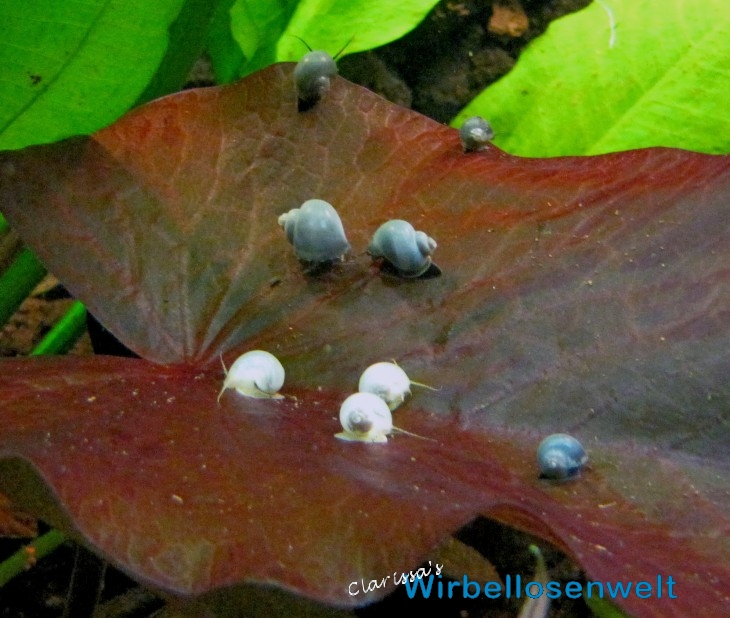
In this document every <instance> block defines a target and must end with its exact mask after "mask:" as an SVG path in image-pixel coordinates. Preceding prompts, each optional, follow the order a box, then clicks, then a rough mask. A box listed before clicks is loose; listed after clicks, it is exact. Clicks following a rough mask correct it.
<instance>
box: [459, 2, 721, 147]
mask: <svg viewBox="0 0 730 618" xmlns="http://www.w3.org/2000/svg"><path fill="white" fill-rule="evenodd" d="M728 54H730V11H728V7H727V4H726V3H725V2H724V1H723V0H710V1H708V2H707V3H705V4H704V5H703V8H702V10H701V11H699V10H697V5H696V4H695V3H694V2H692V0H644V1H643V2H635V1H634V0H610V1H605V2H604V1H600V2H592V3H590V4H589V5H588V6H587V7H586V8H585V9H583V10H581V11H578V12H577V13H574V14H571V15H567V16H565V17H563V18H561V19H558V20H556V21H555V22H554V23H552V24H550V26H549V28H548V30H547V32H546V33H545V34H544V35H543V36H541V37H539V38H537V39H536V40H535V41H534V42H533V43H532V44H531V45H530V46H529V47H528V48H527V49H526V50H525V52H524V53H523V54H522V55H521V56H520V59H519V62H518V63H517V65H516V66H515V69H514V70H513V71H511V72H510V73H509V75H506V76H505V77H504V78H502V79H500V80H499V81H498V82H497V83H495V84H493V85H491V86H489V87H488V88H487V89H486V90H484V92H482V94H480V95H479V96H478V97H476V98H475V99H474V100H473V101H472V102H471V103H469V105H468V106H467V107H466V108H465V109H464V110H463V111H462V112H461V113H460V114H459V116H458V117H457V118H456V119H455V120H454V126H461V123H462V122H463V121H464V119H465V118H468V117H469V116H473V115H481V116H484V117H485V118H488V119H489V120H490V121H491V123H492V126H493V127H494V130H495V132H496V137H495V143H496V144H497V145H498V146H500V148H504V149H505V150H507V151H508V152H511V153H514V154H519V155H522V156H532V157H551V156H558V155H584V154H598V153H605V152H616V151H619V150H628V149H631V148H645V147H649V146H673V147H677V148H686V149H688V150H697V151H699V152H707V153H727V152H730V119H728V116H727V114H726V113H725V106H726V101H727V92H728V90H729V89H730V69H729V68H728V62H727V58H728ZM566 58H570V59H571V62H567V63H566V61H565V59H566Z"/></svg>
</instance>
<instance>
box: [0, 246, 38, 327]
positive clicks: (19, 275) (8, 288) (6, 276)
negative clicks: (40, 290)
mask: <svg viewBox="0 0 730 618" xmlns="http://www.w3.org/2000/svg"><path fill="white" fill-rule="evenodd" d="M45 275H46V269H45V268H44V267H43V264H41V263H40V262H39V261H38V258H37V257H36V256H35V254H34V253H33V252H32V251H31V250H30V249H28V248H27V247H23V249H21V251H20V253H18V256H17V257H16V258H15V261H14V262H13V263H12V264H11V265H10V266H9V267H8V269H7V270H6V271H5V272H4V273H2V274H1V275H0V290H2V291H3V293H2V295H1V296H0V325H2V324H5V323H6V322H7V321H8V320H9V319H10V316H12V315H13V313H15V311H16V310H17V308H18V307H20V303H22V302H23V301H24V300H25V298H26V296H28V294H30V293H31V292H32V291H33V288H34V287H35V286H36V285H38V283H39V282H40V281H41V279H43V277H44V276H45Z"/></svg>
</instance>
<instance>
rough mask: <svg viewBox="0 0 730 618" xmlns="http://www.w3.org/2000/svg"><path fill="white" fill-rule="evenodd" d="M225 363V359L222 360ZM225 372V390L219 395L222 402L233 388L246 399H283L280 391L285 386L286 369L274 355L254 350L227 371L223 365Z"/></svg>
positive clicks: (239, 358) (240, 358) (236, 361)
mask: <svg viewBox="0 0 730 618" xmlns="http://www.w3.org/2000/svg"><path fill="white" fill-rule="evenodd" d="M221 363H223V358H221ZM223 371H224V372H225V374H226V379H225V380H224V381H223V388H221V391H220V393H218V401H220V398H221V395H223V392H224V391H225V390H226V389H228V388H232V389H235V390H236V391H237V392H239V393H241V395H245V396H246V397H255V398H257V399H281V398H283V395H280V394H279V389H281V387H282V386H284V367H283V366H282V365H281V363H280V362H279V359H278V358H276V356H274V355H273V354H271V353H269V352H265V351H264V350H252V351H250V352H246V353H245V354H243V355H242V356H239V357H238V358H237V359H236V360H235V362H234V363H233V364H232V365H231V368H230V369H228V370H227V369H226V366H225V363H223Z"/></svg>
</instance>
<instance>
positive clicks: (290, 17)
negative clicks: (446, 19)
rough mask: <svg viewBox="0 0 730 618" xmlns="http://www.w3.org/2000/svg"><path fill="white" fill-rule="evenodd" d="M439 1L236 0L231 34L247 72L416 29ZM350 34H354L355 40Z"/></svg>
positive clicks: (362, 45) (363, 47)
mask: <svg viewBox="0 0 730 618" xmlns="http://www.w3.org/2000/svg"><path fill="white" fill-rule="evenodd" d="M436 4H438V2H437V0H403V1H402V2H397V3H395V2H392V0H371V1H366V0H349V1H348V0H334V1H333V0H301V1H300V2H296V1H295V0H268V1H266V2H263V1H253V0H237V1H236V2H235V3H234V5H233V7H232V8H231V27H232V29H233V37H234V38H235V39H236V41H237V42H238V44H239V45H240V46H241V50H242V51H243V54H244V55H245V56H246V58H247V60H248V62H247V63H246V64H245V66H243V67H242V70H241V75H245V74H248V73H251V72H253V71H255V70H256V69H259V68H261V67H263V66H266V65H268V64H271V63H273V62H277V61H286V60H298V59H299V58H301V56H302V55H303V54H304V53H305V52H306V49H305V47H304V45H303V44H302V42H301V41H300V40H298V38H297V37H299V38H301V39H304V40H305V41H306V42H307V44H309V45H310V46H311V47H312V48H313V49H324V50H326V51H328V52H330V53H331V54H335V53H336V52H338V51H339V50H340V49H342V47H343V46H344V45H345V44H347V42H348V41H349V40H350V39H352V42H351V43H350V44H349V45H348V46H347V49H346V50H345V51H346V52H347V53H352V52H357V51H363V50H366V49H372V48H374V47H378V46H380V45H384V44H386V43H389V42H391V41H394V40H395V39H398V38H400V37H402V36H403V35H404V34H406V33H408V32H410V31H411V30H412V29H413V28H415V27H416V26H417V25H418V24H419V23H420V22H421V21H423V19H424V17H426V15H427V14H428V12H429V11H430V10H431V9H432V8H433V7H434V6H435V5H436ZM353 37H354V38H353Z"/></svg>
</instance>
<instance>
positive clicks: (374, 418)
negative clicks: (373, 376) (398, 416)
mask: <svg viewBox="0 0 730 618" xmlns="http://www.w3.org/2000/svg"><path fill="white" fill-rule="evenodd" d="M340 424H341V425H342V428H343V429H344V431H343V432H341V433H338V434H335V437H336V438H339V439H340V440H348V441H350V442H387V441H388V434H389V433H391V432H392V431H393V416H392V415H391V413H390V410H389V409H388V406H387V405H386V403H385V402H384V401H383V400H382V399H381V398H380V397H378V396H377V395H373V394H372V393H355V394H354V395H350V396H349V397H348V398H347V399H345V401H343V402H342V406H341V407H340Z"/></svg>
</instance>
